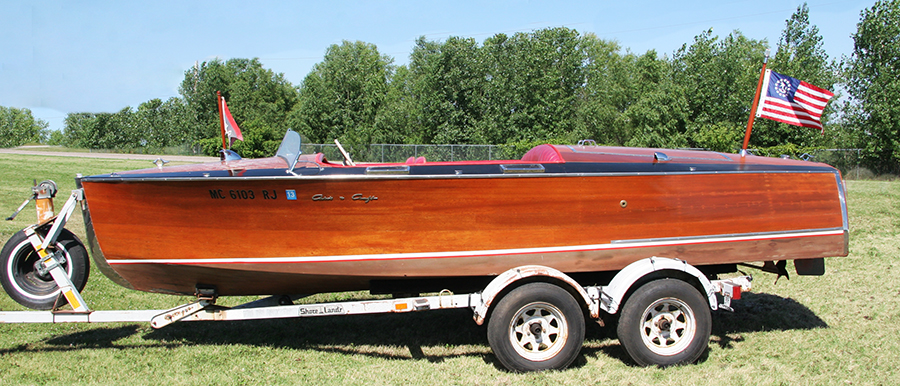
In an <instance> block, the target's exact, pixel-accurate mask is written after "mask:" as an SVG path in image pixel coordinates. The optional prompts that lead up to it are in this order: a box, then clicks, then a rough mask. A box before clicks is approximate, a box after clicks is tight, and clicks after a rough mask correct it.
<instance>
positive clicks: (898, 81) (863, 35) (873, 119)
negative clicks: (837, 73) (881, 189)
mask: <svg viewBox="0 0 900 386" xmlns="http://www.w3.org/2000/svg"><path fill="white" fill-rule="evenodd" d="M856 27H857V31H856V33H855V34H853V41H854V49H853V54H852V55H851V56H850V58H847V59H846V62H845V63H844V71H845V74H846V76H847V83H846V87H847V92H848V93H849V94H850V96H851V97H852V99H851V100H850V101H849V102H848V103H847V105H846V113H847V118H848V124H849V125H850V127H852V128H854V129H855V130H856V131H857V134H858V136H859V138H860V142H861V144H862V145H863V146H864V151H865V153H864V156H865V158H866V162H867V164H869V165H870V166H871V167H873V168H874V169H875V170H876V171H878V172H890V173H898V172H900V104H898V103H897V101H898V100H900V60H898V59H897V58H900V45H898V44H897V42H898V41H900V0H889V1H878V2H876V3H875V4H874V5H873V6H872V7H871V8H867V9H865V10H863V11H862V13H861V17H860V21H859V23H858V24H857V25H856Z"/></svg>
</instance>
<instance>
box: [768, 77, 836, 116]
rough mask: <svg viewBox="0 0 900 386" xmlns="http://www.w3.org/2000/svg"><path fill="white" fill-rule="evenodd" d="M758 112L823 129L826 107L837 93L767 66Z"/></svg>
mask: <svg viewBox="0 0 900 386" xmlns="http://www.w3.org/2000/svg"><path fill="white" fill-rule="evenodd" d="M762 89H763V90H764V91H765V92H764V93H763V94H762V95H761V96H760V101H759V107H758V108H757V109H756V116H757V117H763V118H768V119H771V120H775V121H778V122H784V123H787V124H790V125H795V126H803V127H812V128H815V129H819V130H822V110H824V109H825V104H827V103H828V100H829V99H831V97H833V96H834V93H832V92H831V91H828V90H826V89H824V88H821V87H817V86H813V85H811V84H809V83H806V82H804V81H801V80H799V79H795V78H792V77H790V76H787V75H781V74H779V73H777V72H775V71H772V70H766V75H765V78H764V80H763V86H762Z"/></svg>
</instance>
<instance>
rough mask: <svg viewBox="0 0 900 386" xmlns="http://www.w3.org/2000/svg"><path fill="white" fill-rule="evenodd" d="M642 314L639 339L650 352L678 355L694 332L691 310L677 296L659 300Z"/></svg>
mask: <svg viewBox="0 0 900 386" xmlns="http://www.w3.org/2000/svg"><path fill="white" fill-rule="evenodd" d="M643 315H644V317H643V318H642V319H641V320H642V323H641V340H642V341H643V342H644V345H645V346H647V348H648V349H649V350H650V351H652V352H653V353H654V354H657V355H665V356H670V355H675V354H678V353H680V352H682V351H684V350H685V349H686V348H687V347H688V346H689V345H690V344H691V340H693V339H694V335H696V333H697V323H696V321H695V320H696V319H695V318H694V311H693V310H692V309H691V307H690V306H688V305H687V303H685V302H683V301H681V300H679V299H675V298H664V299H659V300H657V301H655V302H653V303H652V304H650V306H649V307H647V309H646V310H644V313H643Z"/></svg>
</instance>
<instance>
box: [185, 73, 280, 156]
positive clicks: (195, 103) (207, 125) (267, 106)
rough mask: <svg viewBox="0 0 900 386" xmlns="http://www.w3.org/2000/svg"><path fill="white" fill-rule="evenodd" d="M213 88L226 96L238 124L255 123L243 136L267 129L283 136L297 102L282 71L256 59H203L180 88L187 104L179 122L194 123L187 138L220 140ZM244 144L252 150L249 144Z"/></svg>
mask: <svg viewBox="0 0 900 386" xmlns="http://www.w3.org/2000/svg"><path fill="white" fill-rule="evenodd" d="M216 91H220V92H221V93H222V96H224V97H225V100H226V102H227V103H228V109H229V110H230V111H231V114H232V115H233V116H234V119H235V121H236V122H237V123H238V125H242V124H243V123H244V122H257V124H255V125H253V126H252V127H250V128H248V129H246V130H242V133H243V134H244V135H245V136H246V135H252V131H254V130H263V131H266V130H269V129H272V130H274V131H275V132H280V133H281V134H282V135H283V134H284V131H285V130H286V129H287V116H288V113H289V112H290V111H291V110H292V109H293V108H294V105H295V104H296V103H297V90H296V89H294V87H293V86H292V85H291V84H290V82H288V81H287V80H285V79H284V75H283V74H275V73H274V72H272V70H268V69H265V68H263V66H262V63H260V61H259V59H256V58H254V59H229V60H228V61H226V62H222V61H221V60H219V59H214V60H212V61H209V62H204V63H202V64H200V65H198V66H197V67H195V68H192V69H190V70H188V71H186V72H185V78H184V80H183V81H182V82H181V87H180V88H179V92H180V93H181V95H182V97H183V99H184V102H185V104H186V105H187V112H186V114H185V115H182V116H181V117H182V118H181V122H180V123H184V124H190V125H194V126H193V127H191V128H190V129H186V130H185V134H186V136H187V137H188V138H191V139H200V138H206V139H208V140H207V141H205V142H207V143H212V142H214V139H215V140H219V141H220V140H221V139H220V138H221V123H220V120H219V108H218V104H217V101H216ZM219 143H221V142H219ZM243 147H244V148H245V150H251V149H249V148H248V145H244V146H243ZM205 148H206V149H207V152H209V150H210V149H215V147H214V146H207V147H205ZM254 150H260V149H254Z"/></svg>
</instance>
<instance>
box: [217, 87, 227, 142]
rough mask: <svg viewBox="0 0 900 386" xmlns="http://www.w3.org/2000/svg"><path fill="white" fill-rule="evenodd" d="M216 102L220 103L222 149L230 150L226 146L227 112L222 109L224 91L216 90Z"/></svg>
mask: <svg viewBox="0 0 900 386" xmlns="http://www.w3.org/2000/svg"><path fill="white" fill-rule="evenodd" d="M216 104H217V105H219V124H220V126H221V129H222V150H228V147H226V146H225V113H224V112H223V111H222V92H221V91H216Z"/></svg>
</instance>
